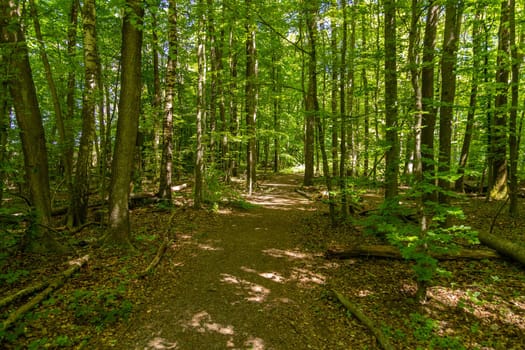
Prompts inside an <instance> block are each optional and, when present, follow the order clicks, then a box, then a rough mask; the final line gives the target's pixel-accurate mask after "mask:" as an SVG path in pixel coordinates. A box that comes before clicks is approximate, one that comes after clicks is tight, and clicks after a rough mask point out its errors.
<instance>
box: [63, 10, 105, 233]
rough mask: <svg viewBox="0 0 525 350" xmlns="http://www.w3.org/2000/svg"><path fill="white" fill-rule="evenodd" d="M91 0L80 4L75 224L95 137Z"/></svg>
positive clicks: (83, 207) (83, 212) (82, 217)
mask: <svg viewBox="0 0 525 350" xmlns="http://www.w3.org/2000/svg"><path fill="white" fill-rule="evenodd" d="M95 11H96V10H95V0H85V1H84V6H83V7H82V23H83V27H84V28H83V37H84V40H83V42H84V70H85V72H84V91H83V97H82V135H81V136H80V146H79V151H78V159H77V164H76V171H75V178H74V182H73V192H72V193H73V195H72V197H71V206H70V212H69V215H70V218H69V219H68V224H70V225H71V226H79V225H82V224H84V223H85V222H86V218H87V209H88V201H89V179H90V174H89V173H90V170H91V166H92V153H93V142H94V140H95V110H96V106H97V99H98V96H99V91H100V89H99V86H98V82H99V81H100V78H99V77H98V76H97V73H98V60H99V57H98V49H97V33H96V12H95Z"/></svg>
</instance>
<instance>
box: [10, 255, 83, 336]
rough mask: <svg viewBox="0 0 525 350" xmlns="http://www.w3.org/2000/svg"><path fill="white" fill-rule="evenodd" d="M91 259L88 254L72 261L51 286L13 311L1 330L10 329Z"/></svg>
mask: <svg viewBox="0 0 525 350" xmlns="http://www.w3.org/2000/svg"><path fill="white" fill-rule="evenodd" d="M88 259H89V255H86V256H84V257H82V258H80V259H76V260H73V261H71V262H70V265H71V267H70V268H69V269H67V270H65V271H64V272H62V273H61V274H60V275H59V276H58V277H57V278H56V279H55V280H54V281H52V282H51V283H49V286H48V287H47V288H46V289H44V290H43V291H42V292H40V293H39V294H37V295H36V296H35V297H34V298H33V299H31V300H29V301H28V302H27V303H25V304H24V305H22V306H21V307H19V308H18V309H16V310H15V311H13V312H11V314H10V315H9V316H8V317H7V319H6V320H5V321H4V322H3V323H2V326H1V328H0V331H2V332H3V331H5V330H6V329H8V328H9V327H10V326H11V325H12V324H13V323H14V322H16V321H17V320H18V319H20V318H21V317H22V316H23V315H24V314H25V313H26V312H28V311H29V310H31V309H32V308H34V307H35V306H37V305H38V304H39V303H40V302H42V301H43V300H44V299H45V298H47V297H48V296H49V295H50V294H51V293H52V292H53V291H55V290H56V289H59V288H60V287H62V286H63V285H64V283H65V282H66V280H67V279H68V278H69V277H71V276H72V275H73V274H74V273H75V272H76V271H78V270H79V269H80V268H81V267H82V266H83V265H84V264H85V263H86V262H87V261H88Z"/></svg>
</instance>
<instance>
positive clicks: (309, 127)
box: [303, 1, 318, 186]
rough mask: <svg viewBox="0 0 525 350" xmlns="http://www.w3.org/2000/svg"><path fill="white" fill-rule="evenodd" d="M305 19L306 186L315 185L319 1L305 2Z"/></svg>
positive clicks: (304, 181)
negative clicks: (306, 56)
mask: <svg viewBox="0 0 525 350" xmlns="http://www.w3.org/2000/svg"><path fill="white" fill-rule="evenodd" d="M305 6H306V7H305V9H304V11H305V21H306V35H307V40H308V91H307V92H306V98H305V108H306V119H305V120H306V127H305V139H304V142H305V147H304V180H303V184H304V185H305V186H311V185H313V179H314V144H315V142H314V140H315V110H314V98H315V99H317V96H315V97H314V96H313V94H314V93H315V94H316V93H317V91H314V89H315V86H316V85H315V84H316V83H315V82H313V80H314V79H317V75H316V69H317V62H316V60H317V56H316V49H317V48H316V36H317V11H318V4H317V1H307V2H305Z"/></svg>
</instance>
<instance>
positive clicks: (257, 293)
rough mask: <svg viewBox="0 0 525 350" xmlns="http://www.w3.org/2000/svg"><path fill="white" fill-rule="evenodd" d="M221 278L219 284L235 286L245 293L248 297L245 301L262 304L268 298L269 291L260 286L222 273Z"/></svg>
mask: <svg viewBox="0 0 525 350" xmlns="http://www.w3.org/2000/svg"><path fill="white" fill-rule="evenodd" d="M221 276H222V277H221V282H223V283H227V284H232V285H235V286H237V288H239V289H242V290H243V291H245V292H247V293H248V296H247V297H246V298H245V299H246V300H248V301H253V302H257V303H262V302H264V301H265V300H266V299H267V298H268V295H269V294H270V290H269V289H268V288H266V287H263V286H261V285H260V284H257V283H252V282H250V281H247V280H244V279H242V278H239V277H237V276H234V275H230V274H227V273H222V274H221Z"/></svg>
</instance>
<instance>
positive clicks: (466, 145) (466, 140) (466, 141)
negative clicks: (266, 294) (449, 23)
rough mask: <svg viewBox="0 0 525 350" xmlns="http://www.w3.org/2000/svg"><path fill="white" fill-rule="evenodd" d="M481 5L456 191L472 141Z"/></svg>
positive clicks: (460, 188) (476, 21)
mask: <svg viewBox="0 0 525 350" xmlns="http://www.w3.org/2000/svg"><path fill="white" fill-rule="evenodd" d="M480 22H481V6H479V5H478V8H477V9H476V14H475V17H474V21H473V27H472V38H473V39H472V78H471V81H472V83H471V84H472V85H471V88H470V100H469V109H468V113H467V123H466V125H465V134H464V136H463V144H462V146H461V153H460V155H459V163H458V175H459V177H458V179H457V180H456V183H455V189H456V191H458V192H463V191H464V179H465V177H464V174H465V168H466V166H467V161H468V156H469V150H470V143H471V141H472V132H473V130H472V129H473V126H474V116H475V114H476V107H477V99H478V85H479V75H480V70H479V67H480V64H481V23H480Z"/></svg>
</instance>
